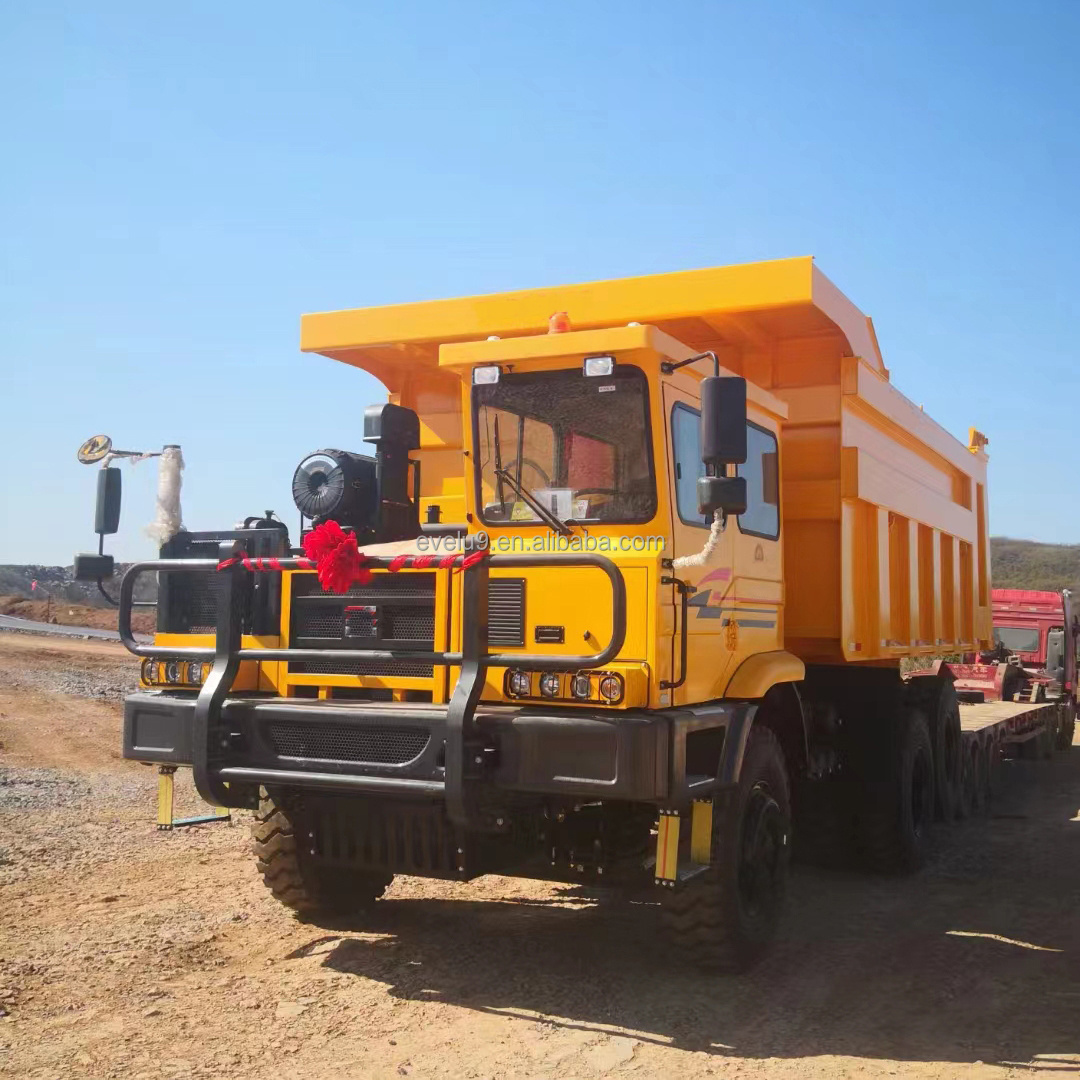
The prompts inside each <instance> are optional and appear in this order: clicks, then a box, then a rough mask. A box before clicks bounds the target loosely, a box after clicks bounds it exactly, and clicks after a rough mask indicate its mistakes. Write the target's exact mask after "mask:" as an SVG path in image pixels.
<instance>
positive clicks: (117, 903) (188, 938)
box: [0, 634, 1080, 1080]
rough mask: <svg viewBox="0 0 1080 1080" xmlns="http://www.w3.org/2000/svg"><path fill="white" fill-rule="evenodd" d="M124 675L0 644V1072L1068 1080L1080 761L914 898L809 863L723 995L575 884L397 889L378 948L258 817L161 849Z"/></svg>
mask: <svg viewBox="0 0 1080 1080" xmlns="http://www.w3.org/2000/svg"><path fill="white" fill-rule="evenodd" d="M125 657H126V654H124V653H123V651H122V650H121V649H120V648H119V647H117V646H113V645H111V644H109V643H101V644H98V643H84V642H63V643H56V642H51V641H46V640H45V639H39V638H30V637H25V636H19V635H13V634H0V741H2V749H0V896H2V899H3V902H2V903H0V1012H3V1013H5V1014H6V1015H4V1016H3V1017H2V1019H0V1075H8V1076H19V1077H34V1078H45V1077H57V1078H60V1077H65V1078H66V1077H71V1076H93V1077H125V1078H126V1077H132V1078H151V1077H153V1078H157V1077H188V1076H208V1077H253V1076H266V1077H274V1078H275V1080H276V1078H281V1080H290V1078H303V1080H311V1078H313V1077H356V1078H361V1077H362V1078H373V1080H380V1078H384V1077H385V1078H392V1080H396V1078H398V1077H401V1076H413V1077H416V1078H421V1077H476V1078H492V1080H495V1078H498V1080H511V1078H522V1080H523V1078H532V1077H550V1078H553V1080H555V1078H560V1080H561V1078H566V1080H570V1078H573V1080H577V1078H591V1077H612V1078H618V1077H642V1078H644V1077H661V1076H662V1077H669V1076H679V1077H688V1078H698V1077H707V1076H733V1077H752V1076H761V1077H770V1078H771V1077H779V1078H781V1080H795V1078H797V1077H798V1078H801V1077H829V1078H841V1077H860V1076H875V1077H876V1076H902V1077H953V1076H960V1077H977V1078H982V1077H1004V1076H1016V1077H1020V1076H1030V1075H1032V1074H1033V1073H1044V1072H1045V1073H1056V1074H1063V1075H1068V1074H1077V1073H1080V918H1078V910H1077V909H1078V906H1080V814H1078V807H1080V745H1077V746H1074V748H1073V749H1072V751H1070V752H1068V753H1064V754H1060V755H1058V757H1057V758H1055V759H1054V760H1053V761H1050V762H1010V763H1008V768H1007V770H1006V771H1007V776H1006V782H1005V790H1004V792H1003V794H1002V795H1001V796H1000V797H999V798H998V799H997V800H996V801H995V804H994V807H993V812H992V816H990V817H988V818H980V819H977V820H972V821H968V822H965V823H963V824H961V825H956V826H951V827H948V828H942V829H941V830H940V833H941V835H940V838H939V844H938V849H937V853H936V854H935V856H934V858H933V860H932V862H931V865H930V866H929V867H928V868H927V869H926V870H925V871H923V872H922V873H921V874H919V875H917V876H915V877H913V878H908V879H900V880H894V879H880V878H879V879H874V878H867V877H863V876H859V875H855V874H848V873H836V872H826V871H823V870H817V869H813V868H807V867H799V868H797V870H796V873H795V876H794V881H793V888H792V896H791V902H790V910H789V912H788V918H787V920H786V924H785V928H784V932H783V935H782V937H781V940H780V941H779V943H778V945H777V948H776V949H775V951H774V952H773V953H772V954H771V955H770V956H769V958H768V959H767V960H766V961H765V962H764V963H763V964H762V965H761V966H760V967H759V968H757V969H756V970H754V971H753V972H752V973H750V974H748V975H745V976H742V977H739V978H733V979H722V978H716V977H709V976H705V975H701V974H698V973H696V972H693V971H688V970H686V969H684V968H681V967H680V966H678V964H677V963H676V962H675V961H674V960H673V958H672V957H671V956H670V955H669V954H668V953H667V951H666V950H665V948H664V945H663V939H662V938H660V937H659V936H658V935H657V933H656V923H657V920H656V912H655V910H654V909H653V908H652V907H651V906H649V905H647V904H629V903H623V902H620V901H619V900H617V899H602V900H597V899H596V898H594V897H592V896H589V895H587V894H585V893H583V892H581V891H580V890H577V889H572V888H566V887H564V886H558V885H548V884H542V883H531V882H519V881H513V880H510V879H504V878H496V877H488V878H483V879H481V880H479V881H476V882H472V883H470V884H467V885H457V884H442V883H435V882H428V881H422V880H417V879H409V878H403V879H399V880H398V881H396V882H395V883H394V885H393V886H392V887H391V890H390V892H389V893H388V895H387V898H386V899H385V900H382V901H380V902H379V903H378V904H377V905H376V907H375V910H374V912H373V913H372V914H371V915H370V916H369V917H368V918H367V921H366V922H364V923H363V924H345V923H334V924H329V923H328V924H326V925H319V926H315V925H304V924H301V923H299V922H297V921H295V920H294V919H293V918H292V916H291V915H290V914H289V913H288V912H286V911H285V910H284V909H282V908H280V907H278V906H277V905H276V904H275V903H274V902H273V901H272V900H271V898H270V896H269V894H268V893H267V892H266V891H265V890H264V888H263V886H262V884H261V883H260V881H259V880H258V878H257V876H256V874H255V870H254V867H253V864H252V860H251V858H250V857H249V855H248V853H247V820H246V817H245V815H244V814H235V815H234V820H233V821H232V823H221V824H213V825H204V826H198V827H195V828H190V829H178V830H176V831H173V832H158V831H156V829H155V827H154V824H153V821H154V792H155V781H154V775H153V773H152V772H151V770H150V769H148V768H146V767H143V766H139V765H135V764H130V763H127V762H124V761H123V760H121V759H120V757H119V749H118V748H119V742H120V734H119V722H120V707H119V705H118V704H117V702H116V697H117V695H118V694H119V692H120V690H121V689H122V688H123V684H124V682H125V681H129V682H130V681H131V677H132V673H133V670H134V663H133V662H132V661H131V660H130V659H125ZM95 680H97V681H96V682H95ZM99 684H100V685H105V686H106V687H110V688H111V690H110V692H107V693H90V692H89V691H88V690H87V686H91V687H93V686H97V685H99ZM50 686H63V687H65V688H67V692H66V693H55V692H54V691H53V690H52V689H49V687H50ZM182 775H185V776H186V774H182ZM185 783H187V781H186V780H185ZM182 803H183V805H181V806H180V807H179V809H180V810H181V811H183V810H186V809H187V808H188V807H190V808H191V809H194V808H195V805H196V803H195V800H194V799H193V797H192V796H191V793H190V790H185V792H184V795H183V798H182Z"/></svg>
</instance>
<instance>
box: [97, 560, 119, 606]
mask: <svg viewBox="0 0 1080 1080" xmlns="http://www.w3.org/2000/svg"><path fill="white" fill-rule="evenodd" d="M98 554H99V555H100V554H101V552H98ZM97 587H98V592H100V593H101V595H102V596H104V597H105V599H106V600H107V601H108V602H109V603H110V604H112V606H113V607H119V606H120V601H119V600H114V599H113V598H112V597H111V596H110V595H109V594H108V593H107V592H106V591H105V582H104V581H102V580H101V578H98V579H97Z"/></svg>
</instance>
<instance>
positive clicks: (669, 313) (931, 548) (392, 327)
mask: <svg viewBox="0 0 1080 1080" xmlns="http://www.w3.org/2000/svg"><path fill="white" fill-rule="evenodd" d="M561 311H565V312H567V313H568V314H569V318H570V321H571V323H572V324H573V327H574V328H575V329H580V330H585V329H599V328H604V327H618V326H625V325H626V324H627V323H631V322H636V323H643V324H651V325H655V326H657V327H659V328H660V329H661V330H663V331H665V332H666V333H667V334H669V335H671V336H672V337H674V338H676V339H678V340H679V341H680V342H682V343H683V344H684V345H686V346H688V347H690V348H691V349H694V350H706V349H709V350H713V351H715V352H716V353H717V354H718V356H719V358H720V362H721V364H722V365H723V366H724V367H726V368H727V369H728V370H729V371H730V372H734V373H737V374H741V375H744V376H745V377H746V378H747V379H748V380H749V381H751V382H753V383H756V384H757V385H759V386H761V387H762V388H764V389H766V390H769V391H771V392H772V393H773V394H774V395H776V396H777V397H778V398H780V399H782V400H783V401H784V402H786V403H787V405H788V407H789V418H788V420H787V421H786V422H785V425H784V427H783V429H782V433H781V520H782V523H783V525H782V528H783V536H784V559H785V570H784V585H785V616H784V617H785V642H786V646H787V648H788V649H789V650H791V651H792V652H795V653H796V654H797V655H799V656H800V657H802V658H803V659H805V660H814V661H826V662H841V661H856V662H857V661H869V660H882V659H896V658H899V657H904V656H910V655H917V654H931V653H941V652H953V651H956V652H959V651H969V650H972V649H976V648H981V647H986V646H988V645H989V643H990V637H991V618H990V595H989V574H990V567H989V541H988V535H987V503H986V461H987V459H986V455H985V454H984V453H983V451H982V443H983V441H984V440H982V439H981V438H979V437H976V436H973V438H972V443H971V445H970V446H965V445H964V444H962V443H961V442H959V441H958V440H956V439H955V438H953V436H951V435H950V434H949V433H948V432H946V431H945V430H944V429H943V428H942V427H940V426H939V425H938V424H936V423H935V422H934V421H933V420H931V419H930V418H929V417H928V416H926V415H925V414H924V413H923V411H922V410H921V409H920V408H918V407H917V406H916V405H914V404H912V402H910V401H909V400H908V399H907V398H906V397H904V395H903V394H901V393H900V392H899V391H898V390H896V388H895V387H893V386H892V384H891V383H890V381H889V373H888V370H887V369H886V367H885V365H884V363H883V361H882V358H881V354H880V352H879V349H878V345H877V341H876V338H875V336H874V331H873V327H872V325H871V323H870V320H869V319H868V318H867V317H866V316H865V315H863V314H862V313H861V312H860V311H859V310H858V308H856V307H855V305H854V304H852V303H851V301H850V300H848V299H847V298H846V297H845V296H844V295H843V294H842V293H841V292H840V291H839V290H838V289H837V288H836V287H835V286H834V285H832V283H831V282H829V280H828V279H827V278H826V277H825V276H824V275H823V274H822V273H821V272H820V271H819V270H818V269H817V268H816V267H815V266H814V264H813V260H812V259H810V258H798V259H784V260H780V261H776V262H766V263H754V264H749V265H745V266H729V267H719V268H715V269H708V270H694V271H687V272H684V273H676V274H663V275H656V276H651V277H641V278H629V279H622V280H615V281H603V282H595V283H592V284H587V285H569V286H559V287H554V288H547V289H534V290H528V291H524V292H514V293H500V294H495V295H491V296H480V297H467V298H463V299H457V300H438V301H430V302H426V303H419V304H402V305H395V306H390V307H382V308H368V309H357V310H351V311H337V312H328V313H323V314H317V315H308V316H305V317H304V320H303V323H302V342H301V344H302V348H304V349H305V350H307V351H312V352H319V353H322V354H324V355H326V356H330V357H333V358H334V359H337V360H341V361H343V362H345V363H349V364H353V365H355V366H357V367H361V368H363V369H365V370H367V371H369V372H371V373H372V374H374V375H376V376H377V377H378V378H380V379H381V380H382V381H383V382H384V383H385V384H386V385H387V387H388V388H389V390H390V391H391V394H392V397H393V400H396V401H398V402H400V403H401V404H404V405H409V406H410V407H412V408H414V409H416V410H417V412H418V413H419V414H420V417H421V440H422V448H421V452H422V454H423V460H424V492H423V494H424V495H425V496H427V497H438V499H439V501H440V502H441V503H443V504H444V509H446V508H449V507H453V508H454V509H456V508H457V507H456V502H457V501H463V499H464V485H463V478H462V476H461V473H462V458H461V450H462V447H463V440H462V415H461V408H462V404H461V403H462V400H463V399H462V393H461V383H460V379H459V376H458V375H457V373H456V372H453V371H452V370H450V369H449V368H448V367H447V366H446V362H445V361H444V363H443V364H440V349H441V347H442V346H443V345H447V344H450V343H453V342H461V341H482V340H483V339H485V338H487V337H489V336H490V335H498V336H500V337H514V336H524V335H530V334H540V333H544V332H546V330H547V327H548V320H549V318H550V316H551V315H552V314H553V313H555V312H561ZM657 375H658V372H657Z"/></svg>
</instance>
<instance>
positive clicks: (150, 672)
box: [142, 660, 158, 686]
mask: <svg viewBox="0 0 1080 1080" xmlns="http://www.w3.org/2000/svg"><path fill="white" fill-rule="evenodd" d="M157 680H158V674H157V661H156V660H144V661H143V662H142V681H143V682H144V683H146V685H147V686H153V685H154V683H156V682H157Z"/></svg>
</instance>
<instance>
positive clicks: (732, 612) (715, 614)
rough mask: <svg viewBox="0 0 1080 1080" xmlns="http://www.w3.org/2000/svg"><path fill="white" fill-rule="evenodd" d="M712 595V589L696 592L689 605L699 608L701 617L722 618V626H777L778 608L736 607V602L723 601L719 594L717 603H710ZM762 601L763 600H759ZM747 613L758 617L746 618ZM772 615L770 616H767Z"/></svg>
mask: <svg viewBox="0 0 1080 1080" xmlns="http://www.w3.org/2000/svg"><path fill="white" fill-rule="evenodd" d="M711 597H712V589H705V590H703V591H702V592H698V593H695V594H694V596H693V597H692V598H691V599H690V601H689V602H688V605H687V606H688V607H692V608H695V609H696V610H697V617H698V618H699V619H720V620H721V623H720V625H721V626H727V625H728V624H729V623H734V624H735V625H737V626H744V627H748V628H752V629H763V630H768V629H771V628H772V627H774V626H776V609H775V608H772V607H742V608H740V607H736V606H735V603H729V604H724V603H722V600H723V596H718V597H717V599H716V602H715V603H709V601H710V599H711ZM758 602H759V603H762V601H758ZM747 615H755V616H758V618H745V616H747ZM770 615H771V616H772V618H768V617H767V616H770Z"/></svg>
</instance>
